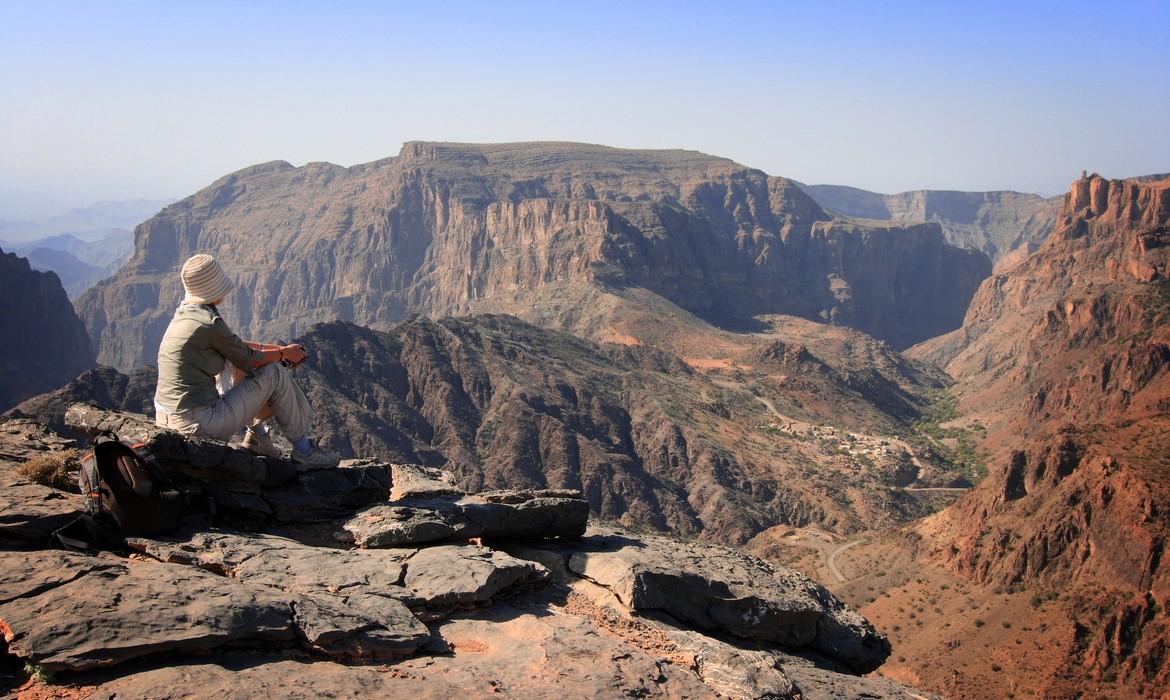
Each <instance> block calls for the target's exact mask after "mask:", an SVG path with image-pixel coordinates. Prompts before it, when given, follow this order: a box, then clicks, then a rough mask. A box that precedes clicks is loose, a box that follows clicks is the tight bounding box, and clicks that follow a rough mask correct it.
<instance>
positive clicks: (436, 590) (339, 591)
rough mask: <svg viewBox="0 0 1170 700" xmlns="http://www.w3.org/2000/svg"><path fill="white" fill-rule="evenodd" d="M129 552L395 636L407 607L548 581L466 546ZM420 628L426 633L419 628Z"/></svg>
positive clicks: (256, 544)
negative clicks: (326, 604) (371, 622)
mask: <svg viewBox="0 0 1170 700" xmlns="http://www.w3.org/2000/svg"><path fill="white" fill-rule="evenodd" d="M130 546H131V547H134V548H135V549H138V550H139V551H142V552H145V553H147V554H150V555H151V556H153V557H156V558H158V559H161V560H163V561H167V562H175V563H182V564H191V565H195V566H200V567H203V568H206V569H210V570H212V571H216V572H221V573H223V574H226V575H228V576H232V577H233V578H236V579H237V580H240V581H245V582H250V583H258V584H263V585H267V586H274V587H278V588H281V589H284V590H287V591H291V592H295V593H309V594H327V595H331V596H334V597H335V598H336V599H338V600H340V601H341V602H342V603H344V604H346V605H348V606H349V607H351V608H353V609H356V610H359V611H361V612H362V613H363V614H365V615H367V616H370V617H374V618H375V619H380V620H381V621H382V622H383V623H384V624H386V626H387V627H394V628H398V627H399V625H400V624H401V622H402V616H403V615H408V616H409V615H410V612H409V610H407V608H406V607H404V605H405V606H409V607H410V608H414V609H416V610H425V611H428V612H436V611H442V610H444V609H447V608H452V607H460V606H468V605H478V604H483V603H487V602H490V601H491V599H492V598H493V597H494V596H495V595H496V594H498V593H499V592H500V591H503V590H505V589H507V588H510V587H512V586H515V585H518V584H521V583H528V582H537V581H543V580H544V579H545V578H546V577H547V575H548V573H547V571H546V570H545V568H544V567H543V566H541V565H540V564H538V563H535V562H531V561H527V560H524V559H517V558H516V557H512V556H510V555H508V554H505V553H504V552H498V551H495V550H492V549H489V548H487V547H478V546H474V545H466V544H450V545H439V546H432V547H425V548H421V549H387V550H345V549H331V548H326V547H313V546H310V545H306V544H302V543H300V542H296V541H294V540H290V539H286V538H283V537H277V536H274V535H260V534H256V535H253V534H242V533H234V532H229V531H209V532H199V533H194V534H192V535H190V536H189V537H188V538H186V539H182V540H148V539H132V540H130ZM387 615H389V616H390V617H389V618H388V619H382V618H380V617H379V616H387ZM418 628H419V629H420V630H421V631H425V629H423V628H422V627H421V624H419V625H418Z"/></svg>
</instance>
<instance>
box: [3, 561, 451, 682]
mask: <svg viewBox="0 0 1170 700" xmlns="http://www.w3.org/2000/svg"><path fill="white" fill-rule="evenodd" d="M0 566H2V567H4V569H5V570H6V571H8V572H11V575H6V576H5V578H4V579H3V581H2V582H0V629H2V630H3V631H4V634H5V638H6V639H7V641H8V645H9V651H10V652H11V653H13V654H16V655H17V656H20V657H21V658H25V659H28V660H30V661H33V662H35V663H37V664H39V665H41V666H43V667H45V668H47V669H50V670H68V671H79V670H85V669H89V668H93V667H97V666H108V665H113V664H117V663H120V662H123V661H126V660H128V659H132V658H136V657H140V656H146V655H149V654H152V653H156V652H162V651H192V652H194V651H199V652H206V651H210V650H213V649H216V648H218V647H221V646H223V645H224V644H228V643H233V644H237V645H238V644H251V645H257V646H263V645H265V644H269V645H271V644H272V643H277V642H279V643H281V644H287V643H291V642H293V641H294V640H299V641H301V642H302V643H303V644H305V645H307V646H308V647H310V648H311V649H313V650H316V651H319V652H322V653H325V654H328V655H331V656H339V657H344V658H346V659H354V660H369V659H389V658H398V657H402V656H406V655H409V654H411V653H413V652H414V651H415V650H417V649H418V648H419V647H420V646H422V645H423V644H425V643H426V642H427V641H429V639H430V632H429V631H428V630H427V629H426V627H425V626H424V625H423V624H422V623H420V622H419V621H418V619H417V618H416V617H415V616H414V615H413V614H412V613H411V612H410V611H409V610H408V609H407V608H406V607H405V605H403V603H401V602H399V601H397V600H393V599H389V598H378V599H377V605H373V604H370V603H371V601H369V600H366V599H364V598H363V599H362V600H360V601H359V604H356V605H350V604H349V603H348V601H347V598H346V597H344V596H343V597H338V596H335V595H330V594H328V593H313V592H308V591H291V590H286V589H282V588H278V587H275V586H272V585H265V584H263V583H259V582H256V581H249V580H246V579H245V580H241V579H233V578H227V577H224V576H221V575H217V574H214V573H211V572H209V571H206V570H203V569H200V568H196V567H192V566H176V565H171V564H165V563H157V562H150V561H130V560H125V559H120V558H118V557H114V556H111V555H103V556H98V557H88V556H84V555H78V554H73V553H70V552H58V551H41V552H4V553H0Z"/></svg>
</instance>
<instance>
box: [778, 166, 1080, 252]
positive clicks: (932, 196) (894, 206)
mask: <svg viewBox="0 0 1170 700" xmlns="http://www.w3.org/2000/svg"><path fill="white" fill-rule="evenodd" d="M801 187H802V189H803V190H804V191H805V192H807V193H808V194H809V195H810V196H812V198H813V199H815V200H816V201H817V203H818V204H820V205H821V206H823V207H825V208H826V209H829V210H832V211H834V212H837V213H840V214H844V215H845V216H850V217H856V218H860V219H872V220H875V221H889V222H891V223H894V224H899V225H912V224H920V223H924V222H934V223H937V224H939V225H940V226H941V227H942V230H943V233H944V234H945V236H946V240H947V242H948V243H950V244H951V245H955V246H960V247H963V248H972V249H974V250H980V251H983V252H984V253H986V254H987V255H988V257H990V258H991V259H992V260H994V261H995V262H996V263H997V264H998V265H1004V264H1010V262H1011V261H1012V260H1017V259H1019V258H1020V256H1021V255H1026V254H1028V253H1031V252H1032V251H1034V250H1035V249H1036V248H1037V247H1039V245H1040V244H1041V243H1043V242H1044V240H1045V239H1046V238H1047V237H1048V234H1050V233H1052V230H1053V229H1054V228H1055V226H1056V221H1057V217H1058V215H1059V214H1060V210H1061V205H1062V202H1063V198H1062V197H1041V196H1039V195H1035V194H1025V193H1022V192H1010V191H998V192H956V191H952V190H914V191H911V192H900V193H898V194H879V193H877V192H869V191H867V190H861V189H857V188H855V187H844V186H841V185H802V186H801Z"/></svg>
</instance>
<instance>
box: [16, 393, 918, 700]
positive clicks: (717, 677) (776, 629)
mask: <svg viewBox="0 0 1170 700" xmlns="http://www.w3.org/2000/svg"><path fill="white" fill-rule="evenodd" d="M75 413H77V414H78V415H80V414H81V413H85V411H83V410H82V409H79V410H78V412H75ZM85 415H88V416H89V417H90V418H98V419H100V420H99V421H98V422H103V421H104V422H106V423H108V422H109V421H123V425H122V427H123V428H124V429H126V428H129V429H131V430H132V429H134V428H143V429H146V428H150V429H151V430H153V432H152V433H151V434H149V435H138V436H136V437H137V438H139V439H142V438H146V439H147V441H148V442H149V443H150V444H151V445H152V447H154V448H156V450H157V451H158V453H159V454H160V457H163V456H164V455H165V460H166V461H167V463H168V466H170V467H172V468H174V469H176V470H177V471H180V473H183V474H186V475H187V476H188V477H191V476H192V475H196V474H202V475H204V476H203V478H204V479H216V475H215V470H216V468H217V465H218V466H221V467H222V466H223V465H229V468H231V469H236V471H234V472H231V474H232V477H231V478H232V479H235V480H236V481H235V482H234V483H235V484H236V485H235V486H233V488H239V484H248V483H251V484H252V485H253V486H257V487H258V488H256V489H255V495H256V496H257V498H259V499H261V500H263V499H267V498H271V495H270V494H269V493H268V492H267V489H268V488H269V487H266V486H264V485H265V484H266V483H270V482H271V480H269V481H265V479H264V478H260V476H261V472H262V473H263V476H264V477H265V478H267V475H268V474H269V473H270V472H269V469H270V468H271V469H272V470H274V471H275V470H282V469H284V467H282V466H273V465H272V464H269V462H273V463H275V462H278V461H279V460H262V461H261V462H262V463H261V464H257V462H256V461H255V458H251V457H250V456H247V455H244V454H241V453H239V451H238V450H236V449H235V448H233V447H231V446H229V445H224V444H222V443H215V444H212V443H213V442H214V441H206V440H197V439H196V440H192V439H189V438H183V437H182V436H177V435H175V434H174V433H168V431H158V430H157V429H154V428H153V426H149V425H147V426H143V425H142V422H141V421H139V420H138V419H137V418H134V417H132V416H119V415H114V414H105V415H101V416H99V415H98V414H96V413H85ZM91 427H93V426H91ZM126 432H130V431H129V430H127V431H126ZM6 441H8V442H18V443H19V444H20V445H21V446H22V449H21V450H12V449H6V448H5V442H6ZM61 447H62V441H60V440H58V439H57V438H55V437H54V436H52V435H51V434H48V433H47V432H45V431H44V430H43V429H38V428H37V426H35V425H31V424H28V423H8V424H3V425H0V478H2V479H3V480H4V481H3V483H4V484H5V485H6V486H7V488H5V491H4V495H3V496H0V509H2V510H0V513H2V514H3V518H2V522H0V533H2V535H3V539H2V540H0V567H3V570H4V571H5V572H6V574H5V575H4V576H3V577H2V578H0V633H2V634H3V638H4V645H5V649H4V651H5V652H6V657H5V658H6V662H5V663H6V666H7V667H9V668H15V667H19V665H20V664H22V663H24V664H28V666H26V668H27V669H29V670H30V671H35V673H34V674H33V678H31V679H27V680H25V679H21V681H24V682H26V683H27V685H28V687H30V688H31V687H34V686H38V685H43V684H44V683H46V682H51V683H55V684H61V685H66V686H71V687H73V689H74V690H82V691H84V693H83V694H92V695H91V696H92V697H115V696H116V697H118V698H127V697H159V696H160V695H164V696H167V697H179V696H183V697H191V696H194V697H205V696H210V695H218V694H227V695H232V694H240V693H243V694H246V695H259V694H265V693H279V694H280V695H282V696H289V697H319V696H321V695H323V694H329V695H336V696H355V695H388V694H413V695H417V696H420V697H451V696H453V695H455V694H457V693H458V694H466V693H467V692H468V691H471V692H474V693H477V694H478V693H501V694H504V695H506V696H512V697H548V696H552V695H559V696H563V697H586V696H589V697H614V696H623V697H624V696H629V697H648V696H655V697H657V696H677V697H711V696H722V697H733V698H797V697H801V698H818V697H825V698H828V697H834V698H837V697H867V698H873V697H894V698H909V697H922V695H921V693H918V692H917V691H911V690H910V689H907V688H904V687H902V686H900V685H897V684H895V683H892V682H891V681H888V680H884V679H880V678H872V677H861V676H858V675H856V674H858V673H864V672H868V671H870V670H873V669H874V668H876V667H877V666H878V665H880V664H881V662H882V661H883V660H884V659H885V657H886V656H887V655H888V654H889V645H888V643H887V642H886V641H885V639H884V638H883V637H881V636H880V635H879V634H878V633H877V632H876V631H875V630H874V628H873V627H872V625H870V624H869V623H868V622H867V621H866V620H865V619H864V618H862V617H861V616H860V615H858V614H857V613H856V612H854V611H852V610H849V609H848V608H846V607H845V605H844V604H843V603H841V601H840V600H838V599H837V598H835V597H834V596H833V595H832V594H830V593H829V592H828V591H827V590H825V589H824V588H823V587H822V586H820V585H819V584H817V583H816V582H814V581H812V580H810V579H808V578H807V577H805V576H804V575H802V574H800V573H798V572H796V571H793V570H790V569H787V568H784V567H778V566H772V565H769V564H767V563H765V562H763V561H761V560H759V559H756V558H754V557H751V556H749V555H746V554H743V553H741V552H738V551H735V550H732V549H728V548H723V547H716V546H712V545H706V544H699V543H682V542H678V541H675V540H671V539H668V538H666V537H661V536H657V535H638V534H634V533H631V532H628V531H625V530H622V529H619V528H616V527H613V526H609V525H603V524H595V525H593V526H590V527H589V528H588V529H586V528H585V521H586V518H587V516H588V511H587V508H585V507H583V504H584V501H582V500H581V498H580V494H577V493H573V492H566V491H548V492H541V491H536V492H523V491H502V492H491V493H483V494H464V493H461V492H459V490H458V489H456V488H454V487H453V486H452V483H451V480H450V477H449V475H447V474H445V473H443V472H441V471H438V470H434V469H427V468H423V467H418V466H414V465H387V464H380V463H377V462H369V463H365V464H361V465H351V466H349V467H343V468H341V469H338V470H322V473H324V474H329V473H330V472H344V471H345V470H346V469H347V468H348V469H354V468H360V469H365V470H367V471H377V473H378V474H379V475H380V477H379V479H378V481H377V484H378V486H377V488H376V489H375V488H374V487H373V486H369V487H368V488H369V490H371V491H374V490H378V492H379V494H380V496H379V499H380V500H371V501H369V502H365V503H362V504H360V505H355V506H352V507H351V508H350V511H349V512H348V513H344V514H341V515H339V517H336V518H335V519H333V520H322V518H323V515H324V511H322V510H320V509H316V508H306V510H305V512H306V513H307V514H308V517H307V518H306V519H304V520H301V521H297V520H296V518H295V517H294V516H295V512H296V511H295V510H291V509H290V510H286V511H284V513H285V516H284V517H276V518H273V517H268V518H265V519H263V523H262V524H263V527H256V528H248V529H245V528H241V527H239V526H225V525H223V524H219V525H217V526H215V527H206V526H205V527H199V528H194V529H189V530H184V531H182V532H180V533H178V534H177V535H175V536H172V537H167V538H157V539H145V538H132V539H130V540H129V541H128V544H129V547H130V549H131V552H130V553H129V555H128V556H119V555H115V554H107V553H103V554H100V555H97V556H86V555H82V554H75V553H72V552H64V551H59V550H53V549H47V546H48V545H47V534H48V532H50V531H51V529H52V528H53V527H56V526H58V525H59V523H60V522H61V521H62V520H63V519H65V518H67V517H68V516H70V515H71V514H72V513H73V512H75V511H76V510H77V509H79V508H80V505H81V502H80V497H79V496H77V495H75V494H70V493H66V492H63V491H57V490H55V489H52V488H49V487H47V486H41V485H39V484H35V483H32V482H31V481H29V480H27V479H26V478H24V477H23V476H22V475H21V474H20V471H19V466H20V460H21V459H23V458H24V457H26V456H27V455H28V454H29V453H30V452H33V453H36V452H50V453H51V452H53V451H55V450H59V449H60V448H61ZM213 454H217V455H219V460H218V462H217V463H216V464H207V462H208V461H210V460H209V459H203V457H207V456H208V455H213ZM181 455H186V456H185V457H182V458H181ZM197 455H198V457H196V456H197ZM192 457H196V459H195V460H194V461H191V459H192ZM184 460H186V461H184ZM231 465H236V466H234V467H233V466H231ZM261 468H262V469H261ZM248 470H253V471H248ZM280 473H282V474H284V473H285V472H283V471H281V472H280ZM247 474H250V475H251V478H253V481H246V480H243V479H242V478H241V476H242V475H247ZM312 474H315V472H306V473H300V474H298V473H296V472H295V470H293V472H292V476H288V475H287V474H286V476H284V477H282V478H281V479H280V483H279V484H278V485H274V486H272V487H271V488H273V489H277V490H280V489H284V490H286V491H290V490H296V489H299V488H302V485H301V481H302V480H304V479H306V477H309V476H310V475H312ZM333 476H334V477H336V475H333ZM311 478H313V479H314V480H313V481H312V483H333V484H341V483H349V480H348V478H341V477H337V478H333V479H321V478H320V477H311ZM218 481H219V483H220V485H221V486H222V484H223V483H225V482H226V481H227V479H218ZM351 493H352V491H351ZM353 500H361V499H357V498H354V499H353ZM266 502H267V501H266ZM341 504H342V501H341V500H335V501H334V503H333V505H332V506H331V508H336V509H337V510H338V511H341V510H344V508H343V507H342V505H341ZM274 512H275V511H274ZM355 544H357V545H360V546H357V547H355V546H354V545H355ZM339 661H344V662H345V663H344V664H339V663H337V662H339ZM17 675H19V674H17ZM46 676H51V679H50V680H48V681H47V680H46ZM14 688H15V684H12V686H11V687H2V688H0V692H3V691H6V690H12V689H14Z"/></svg>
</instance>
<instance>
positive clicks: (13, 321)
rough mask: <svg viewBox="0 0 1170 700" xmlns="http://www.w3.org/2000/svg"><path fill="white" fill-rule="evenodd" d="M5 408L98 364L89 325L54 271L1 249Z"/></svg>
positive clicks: (0, 380)
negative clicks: (38, 267) (42, 269)
mask: <svg viewBox="0 0 1170 700" xmlns="http://www.w3.org/2000/svg"><path fill="white" fill-rule="evenodd" d="M0 320H2V321H3V323H4V329H5V330H4V337H5V339H6V341H7V342H6V343H5V347H4V352H3V353H0V411H4V410H7V409H8V408H10V407H12V406H14V405H16V404H18V403H20V402H21V401H23V400H24V399H26V398H28V397H30V396H35V395H37V394H42V393H44V392H46V391H50V390H52V389H56V388H57V387H60V386H61V385H63V384H65V383H66V382H68V381H70V380H71V379H73V378H74V377H76V376H77V375H78V374H80V373H81V372H82V371H84V370H86V369H88V368H90V367H92V366H93V364H94V351H93V346H92V345H91V344H90V341H89V336H88V335H87V334H86V331H85V326H84V325H82V323H81V321H80V320H78V318H77V314H76V313H74V311H73V305H72V304H70V303H69V298H68V297H66V296H65V290H64V289H62V288H61V281H60V280H59V279H58V278H57V275H56V274H54V273H52V272H37V271H35V270H33V269H32V268H31V267H29V263H28V260H25V259H24V258H21V257H17V256H16V255H13V254H11V253H5V252H4V251H2V250H0Z"/></svg>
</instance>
